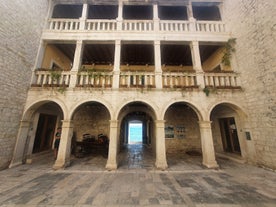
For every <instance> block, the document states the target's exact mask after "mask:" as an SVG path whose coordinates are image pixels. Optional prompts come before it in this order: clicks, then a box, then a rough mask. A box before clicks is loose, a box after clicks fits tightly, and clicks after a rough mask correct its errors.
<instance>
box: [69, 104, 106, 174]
mask: <svg viewBox="0 0 276 207" xmlns="http://www.w3.org/2000/svg"><path fill="white" fill-rule="evenodd" d="M72 120H73V123H74V128H73V138H72V153H73V154H74V155H75V156H74V157H75V160H74V161H73V162H72V167H74V162H77V163H78V165H85V166H84V168H85V169H88V168H89V167H93V168H94V169H95V168H97V167H98V168H99V169H104V167H105V164H106V161H107V156H108V147H109V131H110V122H109V121H110V113H109V111H108V109H107V108H106V106H104V105H103V104H101V103H99V102H95V101H91V102H86V103H83V104H82V105H80V106H78V107H77V108H76V110H75V111H74V113H73V116H72ZM83 158H84V159H83ZM88 163H89V164H88ZM78 168H80V167H78Z"/></svg>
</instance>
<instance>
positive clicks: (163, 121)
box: [154, 120, 166, 128]
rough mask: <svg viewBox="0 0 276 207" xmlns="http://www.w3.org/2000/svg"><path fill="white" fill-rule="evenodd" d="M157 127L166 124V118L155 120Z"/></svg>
mask: <svg viewBox="0 0 276 207" xmlns="http://www.w3.org/2000/svg"><path fill="white" fill-rule="evenodd" d="M154 122H155V124H156V127H158V128H161V127H164V126H165V123H166V120H155V121H154Z"/></svg>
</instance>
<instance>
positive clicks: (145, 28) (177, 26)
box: [47, 18, 226, 33]
mask: <svg viewBox="0 0 276 207" xmlns="http://www.w3.org/2000/svg"><path fill="white" fill-rule="evenodd" d="M154 22H155V21H154V20H122V21H117V20H105V19H87V20H85V23H84V24H85V27H84V29H85V30H87V31H94V32H95V31H106V32H110V31H117V30H122V31H137V32H139V31H140V32H151V31H154V28H155V27H154V24H155V23H154ZM119 24H120V26H119ZM80 25H81V20H79V19H56V18H52V19H49V20H48V28H47V29H48V30H50V31H56V30H58V31H78V30H81V29H82V28H81V27H80ZM194 27H195V29H193V28H194ZM157 28H158V30H160V31H162V32H192V31H193V32H212V33H225V32H226V27H225V23H224V22H221V21H168V20H158V27H157Z"/></svg>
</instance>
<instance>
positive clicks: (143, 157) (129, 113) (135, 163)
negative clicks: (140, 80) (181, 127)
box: [118, 102, 155, 169]
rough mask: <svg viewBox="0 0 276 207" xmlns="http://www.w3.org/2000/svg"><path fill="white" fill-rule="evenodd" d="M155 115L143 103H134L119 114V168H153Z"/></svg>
mask: <svg viewBox="0 0 276 207" xmlns="http://www.w3.org/2000/svg"><path fill="white" fill-rule="evenodd" d="M154 118H155V117H154V113H153V110H152V109H151V107H149V106H148V105H147V104H144V103H142V102H132V103H129V104H127V105H126V106H125V107H123V108H122V109H121V112H120V114H119V123H120V125H119V126H120V131H119V146H118V148H119V156H118V157H119V159H118V161H119V163H118V164H119V168H128V169H133V168H134V169H135V168H147V167H148V168H153V167H154V161H155V160H154V156H153V152H154V149H155V144H154V143H155V141H154V140H155V138H154V122H153V121H154Z"/></svg>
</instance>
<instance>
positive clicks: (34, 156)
mask: <svg viewBox="0 0 276 207" xmlns="http://www.w3.org/2000/svg"><path fill="white" fill-rule="evenodd" d="M63 117H64V114H63V110H62V109H61V107H60V106H59V105H58V104H57V103H55V102H53V101H41V102H38V103H36V104H34V105H33V106H31V107H30V108H29V109H28V110H27V111H26V113H25V115H24V116H23V118H22V119H23V120H24V121H23V122H24V124H21V126H20V130H19V133H18V138H17V139H18V140H17V144H16V147H15V153H14V157H13V160H12V162H11V166H13V165H16V164H19V163H20V162H21V161H22V163H32V162H39V163H41V162H43V163H51V164H53V162H54V153H53V149H54V141H55V133H56V131H57V128H58V127H60V126H61V125H62V124H61V120H63Z"/></svg>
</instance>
